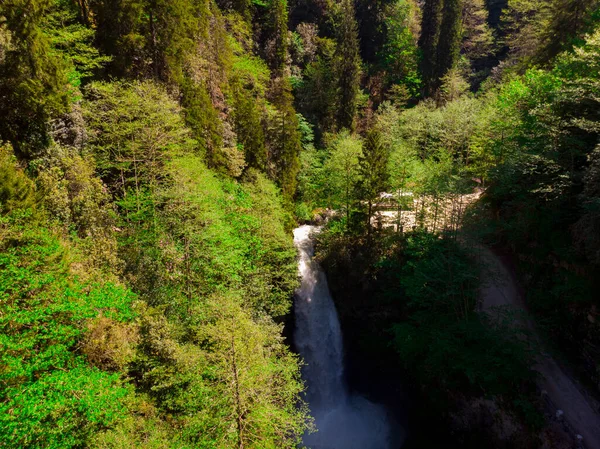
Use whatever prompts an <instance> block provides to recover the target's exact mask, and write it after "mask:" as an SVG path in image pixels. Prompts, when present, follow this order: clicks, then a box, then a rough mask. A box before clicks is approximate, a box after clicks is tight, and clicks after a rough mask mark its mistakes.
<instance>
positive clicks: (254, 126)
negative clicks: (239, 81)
mask: <svg viewBox="0 0 600 449" xmlns="http://www.w3.org/2000/svg"><path fill="white" fill-rule="evenodd" d="M234 108H235V109H234V113H233V117H234V122H235V132H236V134H237V138H238V143H240V144H241V145H242V146H243V148H244V157H245V160H246V163H247V164H248V166H250V167H254V168H258V169H259V170H264V169H265V168H266V164H267V149H266V147H265V135H264V131H263V128H262V124H261V120H260V113H259V110H258V108H257V106H256V98H255V97H254V95H252V94H251V93H250V92H248V91H246V90H245V89H243V87H242V86H239V85H238V86H235V88H234Z"/></svg>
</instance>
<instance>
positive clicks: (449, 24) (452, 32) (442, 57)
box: [435, 0, 463, 88]
mask: <svg viewBox="0 0 600 449" xmlns="http://www.w3.org/2000/svg"><path fill="white" fill-rule="evenodd" d="M462 12H463V0H444V6H443V8H442V22H441V25H440V36H439V41H438V45H437V54H436V59H437V62H436V69H435V82H436V87H437V88H439V83H440V80H441V79H442V77H444V76H445V75H446V73H448V71H449V70H450V69H452V68H453V67H454V65H455V64H456V62H457V61H458V56H459V55H460V45H461V41H462Z"/></svg>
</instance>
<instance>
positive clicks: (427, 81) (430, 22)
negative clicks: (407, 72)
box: [419, 0, 442, 97]
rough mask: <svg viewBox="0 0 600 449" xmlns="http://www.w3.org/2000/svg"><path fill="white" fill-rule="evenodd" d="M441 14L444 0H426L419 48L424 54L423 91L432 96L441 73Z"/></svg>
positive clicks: (422, 61)
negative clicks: (439, 51) (438, 64)
mask: <svg viewBox="0 0 600 449" xmlns="http://www.w3.org/2000/svg"><path fill="white" fill-rule="evenodd" d="M441 15H442V0H425V3H424V4H423V16H422V19H421V35H420V37H419V48H420V49H421V52H422V54H423V56H422V59H421V73H422V76H423V93H424V95H425V96H426V97H429V96H431V95H432V94H433V93H434V92H435V90H436V87H437V86H436V83H437V74H438V73H439V70H438V67H437V46H438V42H439V38H440V24H441Z"/></svg>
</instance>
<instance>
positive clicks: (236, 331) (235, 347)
mask: <svg viewBox="0 0 600 449" xmlns="http://www.w3.org/2000/svg"><path fill="white" fill-rule="evenodd" d="M208 311H209V313H210V314H211V315H212V317H213V320H212V322H209V323H206V324H205V325H204V326H202V327H200V328H199V329H198V333H199V334H200V335H201V337H203V338H205V339H206V340H207V341H208V344H209V345H210V346H211V347H212V348H213V351H212V353H211V354H209V355H208V357H209V358H210V360H211V362H213V364H214V368H213V373H214V374H213V376H215V375H216V376H218V380H219V382H218V385H217V392H218V395H217V396H216V397H215V400H216V401H218V404H217V406H218V407H220V410H219V415H220V416H221V417H222V418H224V419H221V422H222V423H221V426H223V424H226V425H227V427H229V429H227V430H228V431H227V432H224V435H223V439H227V440H229V444H227V446H226V447H235V448H238V449H259V448H284V449H285V448H289V449H294V448H296V447H297V445H298V444H299V443H300V439H301V436H302V434H303V433H304V431H305V430H306V429H307V428H308V427H309V426H308V423H309V419H308V413H307V407H306V405H305V404H303V403H302V402H300V406H298V405H299V404H298V403H297V402H296V399H297V397H298V395H299V393H300V392H301V391H302V383H301V380H300V370H299V366H298V364H297V360H296V357H295V356H293V355H292V354H291V353H290V352H289V350H288V349H287V348H286V347H285V346H284V344H283V342H282V339H281V337H278V336H277V335H278V333H279V332H280V329H279V327H278V326H277V325H275V324H274V323H273V322H272V321H270V320H268V319H258V320H256V321H254V320H253V319H252V318H251V316H250V314H248V313H247V312H246V311H244V309H243V306H242V304H240V302H239V299H238V298H219V300H218V301H212V302H210V303H209V306H208ZM204 315H206V312H205V313H204Z"/></svg>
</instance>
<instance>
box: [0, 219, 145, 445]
mask: <svg viewBox="0 0 600 449" xmlns="http://www.w3.org/2000/svg"><path fill="white" fill-rule="evenodd" d="M0 232H1V233H2V235H3V238H2V240H1V242H2V243H1V247H0V268H1V269H0V297H1V298H2V314H1V315H2V319H1V321H0V328H1V329H2V332H1V334H2V348H3V349H2V352H1V354H0V357H1V359H2V367H3V368H2V370H1V371H0V377H1V378H2V388H1V389H0V395H1V396H2V398H3V401H2V413H1V415H2V420H1V422H0V441H2V442H3V443H4V444H8V445H11V446H14V447H76V446H80V445H82V444H85V443H86V441H87V439H88V438H90V436H91V435H93V434H94V433H95V432H98V431H99V430H100V429H102V428H105V427H106V426H110V425H112V424H113V422H115V420H117V419H119V418H120V417H122V416H123V414H124V413H125V412H124V408H123V405H122V403H121V398H122V397H124V396H125V395H127V394H128V392H127V390H126V389H125V388H123V387H122V386H121V385H120V382H119V379H118V376H116V375H111V374H108V373H104V372H101V371H99V370H97V369H94V368H89V367H88V366H86V363H85V359H84V358H83V357H82V356H81V355H79V354H77V348H78V344H79V343H80V342H81V341H82V338H83V337H84V334H85V324H86V323H87V322H88V320H90V319H93V318H95V317H97V316H99V315H103V316H106V317H108V318H111V319H114V320H118V321H125V322H126V321H130V320H131V319H132V318H133V317H134V314H133V312H132V310H131V304H132V301H133V299H134V296H133V295H132V294H131V292H129V291H128V290H126V289H125V288H123V287H121V286H118V285H114V284H111V283H102V282H97V281H95V282H85V283H84V282H80V281H79V280H78V279H77V278H76V277H74V276H73V275H72V274H71V270H70V267H69V265H70V264H71V263H72V262H73V261H71V260H70V258H69V254H68V248H66V247H65V245H64V244H63V243H61V242H60V241H59V240H58V239H57V237H56V236H54V235H53V233H52V232H51V231H50V230H48V229H45V228H38V229H32V228H31V227H29V226H28V221H27V220H26V219H24V218H20V217H19V216H18V215H8V216H6V217H4V218H2V219H1V222H0Z"/></svg>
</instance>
